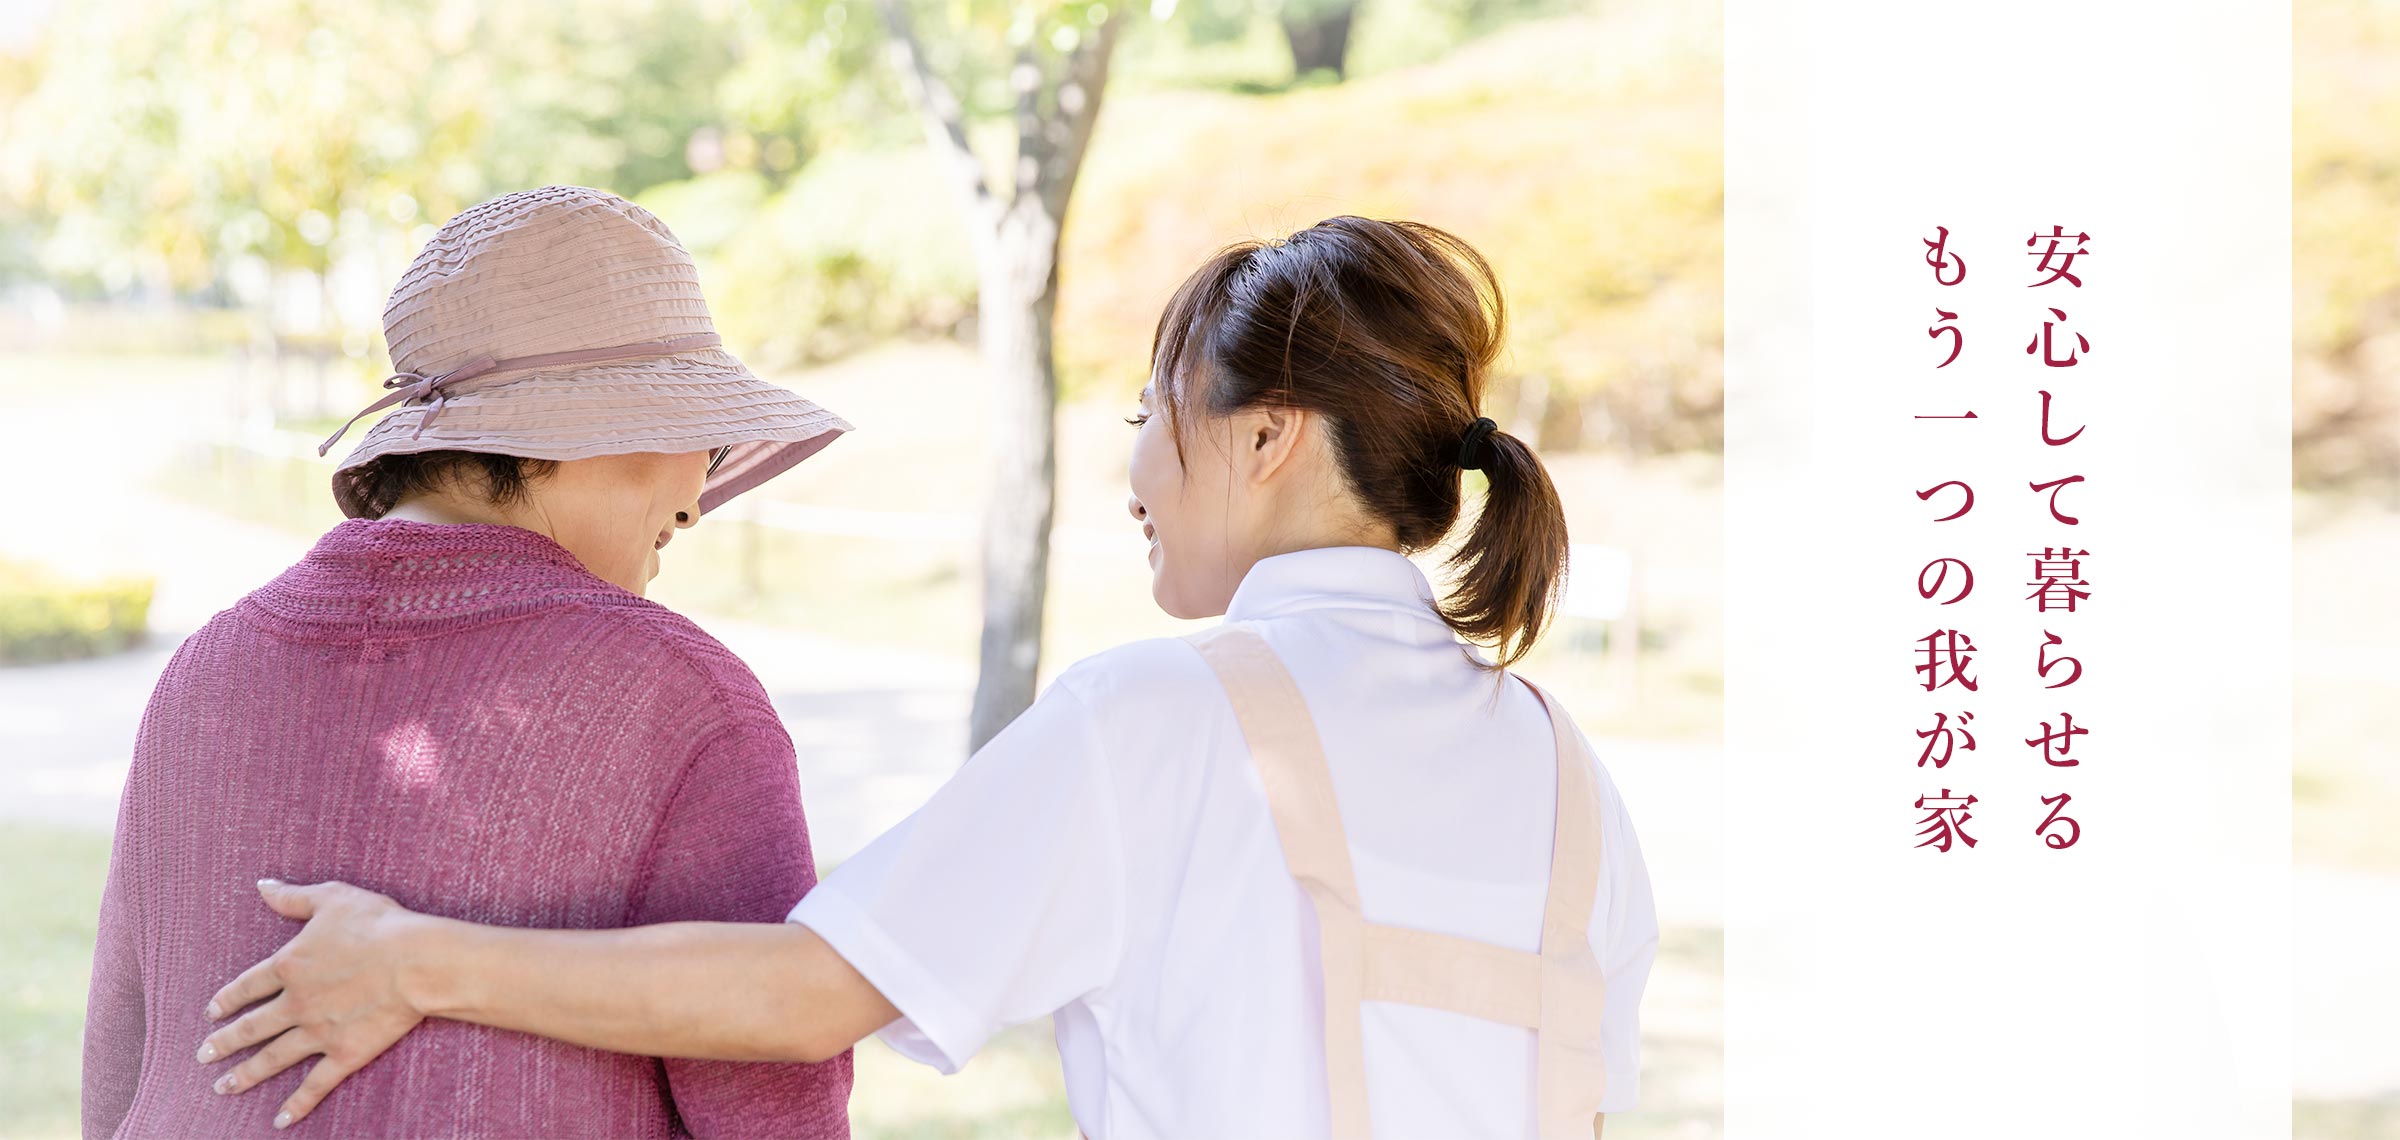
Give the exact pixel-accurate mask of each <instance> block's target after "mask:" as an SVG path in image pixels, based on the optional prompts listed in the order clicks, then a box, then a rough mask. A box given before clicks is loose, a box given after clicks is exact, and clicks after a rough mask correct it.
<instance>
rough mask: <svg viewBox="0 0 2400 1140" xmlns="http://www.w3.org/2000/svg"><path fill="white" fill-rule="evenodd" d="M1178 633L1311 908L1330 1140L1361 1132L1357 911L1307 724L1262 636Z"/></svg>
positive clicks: (1319, 754)
mask: <svg viewBox="0 0 2400 1140" xmlns="http://www.w3.org/2000/svg"><path fill="white" fill-rule="evenodd" d="M1186 640H1188V641H1190V642H1191V643H1192V645H1193V646H1194V647H1195V648H1197V649H1199V651H1200V656H1201V658H1202V659H1203V660H1205V661H1207V662H1208V665H1209V668H1211V669H1213V670H1215V671H1216V674H1217V679H1218V681H1220V682H1222V683H1223V684H1224V686H1225V694H1226V696H1227V697H1228V698H1230V699H1231V700H1232V702H1233V714H1234V717H1235V719H1237V720H1238V721H1240V722H1241V726H1242V739H1243V740H1244V741H1245V742H1246V743H1247V744H1248V745H1249V746H1250V759H1251V762H1252V763H1254V764H1256V765H1257V766H1258V776H1259V780H1260V782H1261V783H1262V784H1263V785H1264V786H1265V788H1266V795H1267V806H1268V807H1269V808H1270V809H1271V810H1272V811H1273V812H1274V817H1275V834H1276V836H1277V837H1278V838H1279V839H1280V840H1281V841H1282V843H1283V858H1284V862H1285V863H1287V864H1288V865H1289V866H1290V868H1291V872H1292V877H1293V878H1295V879H1298V880H1299V881H1300V885H1301V887H1302V888H1303V889H1305V890H1306V891H1307V892H1308V897H1309V901H1310V902H1311V903H1313V904H1315V908H1316V913H1317V945H1318V956H1319V961H1320V962H1321V964H1322V968H1323V971H1324V975H1325V1083H1326V1092H1327V1095H1328V1096H1329V1098H1330V1100H1331V1103H1332V1108H1333V1118H1332V1120H1333V1135H1334V1137H1335V1140H1366V1138H1367V1137H1368V1136H1369V1135H1370V1133H1369V1128H1368V1122H1367V1071H1366V1046H1365V1041H1364V1030H1363V1028H1362V1025H1361V1022H1360V1020H1359V1008H1358V1006H1359V1002H1360V1001H1361V1000H1363V998H1362V994H1363V992H1364V980H1365V979H1364V974H1365V968H1364V967H1365V937H1366V929H1365V927H1366V923H1365V920H1364V919H1363V918H1362V917H1360V914H1359V909H1358V880H1357V878H1356V876H1355V875H1353V874H1352V872H1351V868H1350V845H1349V841H1348V840H1347V839H1346V838H1345V837H1344V832H1343V829H1342V814H1341V809H1340V807H1339V805H1338V804H1337V803H1336V802H1335V800H1334V796H1333V775H1332V773H1331V772H1329V771H1328V770H1327V769H1326V767H1325V751H1324V748H1323V746H1322V745H1321V744H1320V743H1319V741H1318V739H1317V726H1316V722H1315V721H1314V720H1313V719H1311V718H1310V717H1309V715H1308V704H1307V702H1306V701H1304V700H1302V699H1301V696H1300V688H1299V686H1297V685H1295V684H1293V682H1292V675H1291V674H1290V673H1289V672H1287V671H1286V670H1285V669H1284V667H1283V662H1282V661H1280V660H1278V659H1277V658H1276V656H1275V651H1274V650H1273V649H1271V648H1269V647H1268V645H1267V643H1266V640H1265V639H1264V638H1262V637H1260V636H1259V635H1258V634H1256V633H1253V632H1251V631H1249V630H1245V629H1239V628H1236V627H1233V626H1229V625H1228V626H1218V627H1217V628H1215V629H1212V630H1208V631H1206V632H1203V633H1199V634H1194V635H1192V636H1191V637H1189V638H1187V639H1186Z"/></svg>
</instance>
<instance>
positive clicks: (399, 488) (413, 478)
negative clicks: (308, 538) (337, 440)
mask: <svg viewBox="0 0 2400 1140" xmlns="http://www.w3.org/2000/svg"><path fill="white" fill-rule="evenodd" d="M557 469H558V464H557V463H556V462H554V461H552V460H548V459H525V458H521V457H518V456H514V455H491V454H487V453H485V452H481V451H414V452H408V453H405V454H396V455H381V456H377V457H376V458H374V459H372V460H370V461H368V462H366V463H363V464H360V465H359V466H357V467H352V468H349V469H347V470H345V471H342V472H339V473H337V474H336V475H335V476H334V478H336V479H340V480H343V481H344V482H346V483H348V484H349V488H348V490H349V492H350V495H351V498H352V501H354V502H356V503H358V504H359V507H360V510H359V516H360V517H361V518H370V519H379V518H382V517H383V516H384V515H385V514H386V513H388V512H389V511H390V510H391V509H392V508H393V507H396V506H399V505H400V500H402V499H405V498H407V497H409V496H410V495H418V494H429V493H432V492H435V491H440V490H443V489H446V488H450V487H458V488H461V489H469V490H474V491H477V492H480V493H481V494H482V495H483V499H484V501H485V502H487V503H490V504H492V505H493V506H500V507H504V506H507V505H509V504H511V503H514V502H516V501H518V500H519V499H522V498H524V497H525V492H526V490H527V489H528V488H530V487H531V486H532V485H533V482H534V480H537V479H542V478H546V477H548V476H549V474H550V473H551V472H552V471H555V470H557Z"/></svg>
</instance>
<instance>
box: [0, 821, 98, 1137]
mask: <svg viewBox="0 0 2400 1140" xmlns="http://www.w3.org/2000/svg"><path fill="white" fill-rule="evenodd" d="M0 868H6V870H5V872H4V873H0V915H6V916H7V920H6V921H5V922H0V1136H70V1135H73V1134H74V1133H75V1132H76V1131H77V1129H78V1128H79V1127H80V1118H79V1112H80V1106H79V1102H78V1100H77V1092H76V1089H77V1080H76V1078H77V1075H78V1074H79V1073H80V1072H81V1070H82V1067H83V1045H82V1041H83V997H84V992H85V990H86V989H87V988H88V987H89V986H90V984H91V972H92V939H93V921H94V919H95V918H96V917H97V915H98V914H99V910H100V884H101V882H102V880H104V879H105V878H106V877H107V875H108V837H107V836H105V835H97V834H94V833H91V832H88V831H69V830H63V829H59V828H50V827H29V826H24V825H8V826H0Z"/></svg>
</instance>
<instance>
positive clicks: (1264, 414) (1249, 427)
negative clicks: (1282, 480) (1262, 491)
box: [1232, 407, 1317, 483]
mask: <svg viewBox="0 0 2400 1140" xmlns="http://www.w3.org/2000/svg"><path fill="white" fill-rule="evenodd" d="M1316 418H1317V417H1316V414H1315V413H1314V412H1310V411H1307V410H1304V409H1301V408H1276V407H1257V408H1245V409H1243V410H1241V411H1239V412H1235V413H1234V414H1233V416H1232V419H1233V421H1234V422H1233V428H1234V437H1233V438H1234V455H1233V465H1234V470H1235V471H1237V472H1240V473H1241V476H1242V478H1243V479H1245V480H1247V481H1249V482H1251V483H1263V482H1265V481H1267V480H1268V479H1271V478H1274V477H1275V474H1276V473H1277V472H1279V471H1281V470H1283V467H1284V465H1285V464H1287V463H1289V462H1291V460H1292V457H1293V456H1294V455H1296V454H1298V453H1299V449H1300V441H1301V440H1302V439H1303V438H1304V437H1305V436H1306V435H1307V434H1308V433H1309V431H1310V430H1311V429H1312V428H1313V427H1314V426H1315V420H1316Z"/></svg>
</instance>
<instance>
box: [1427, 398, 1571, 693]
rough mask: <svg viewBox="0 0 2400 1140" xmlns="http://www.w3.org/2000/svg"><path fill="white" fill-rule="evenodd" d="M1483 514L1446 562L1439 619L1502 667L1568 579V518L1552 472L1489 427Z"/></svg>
mask: <svg viewBox="0 0 2400 1140" xmlns="http://www.w3.org/2000/svg"><path fill="white" fill-rule="evenodd" d="M1482 467H1483V474H1484V494H1483V513H1482V514H1481V515H1479V516H1478V517H1477V518H1476V520H1475V526H1474V527H1473V529H1471V530H1469V531H1468V532H1467V540H1466V542H1465V543H1463V544H1461V545H1460V546H1459V548H1458V551H1457V553H1455V554H1452V555H1451V556H1450V560H1449V566H1450V569H1451V570H1452V571H1453V572H1454V573H1455V574H1456V576H1457V587H1456V589H1455V590H1453V591H1452V593H1451V595H1450V598H1449V600H1448V601H1445V602H1444V603H1442V620H1444V621H1446V622H1448V623H1449V624H1450V628H1452V629H1454V630H1457V631H1458V633H1459V635H1460V636H1462V637H1464V638H1466V639H1467V640H1469V641H1476V642H1483V643H1485V644H1489V645H1491V646H1492V647H1493V649H1494V652H1495V653H1496V654H1497V657H1498V660H1497V661H1496V662H1495V664H1496V665H1497V666H1498V667H1499V668H1502V669H1505V668H1507V667H1509V666H1511V665H1514V664H1516V663H1517V662H1518V661H1519V660H1522V659H1523V658H1524V656H1525V654H1526V653H1528V652H1530V651H1531V650H1532V649H1533V643H1534V642H1535V641H1536V640H1537V639H1539V638H1540V637H1541V635H1542V631H1543V629H1545V628H1546V627H1548V625H1549V624H1550V618H1551V616H1552V614H1553V612H1554V611H1555V610H1556V609H1557V606H1558V593H1559V590H1560V588H1561V587H1562V586H1564V585H1565V584H1566V571H1567V516H1566V512H1565V510H1564V509H1563V508H1561V507H1560V506H1559V502H1558V489H1557V488H1556V487H1555V486H1552V485H1551V482H1550V472H1549V471H1548V470H1546V469H1545V468H1543V466H1542V461H1541V459H1540V457H1538V456H1536V455H1534V453H1533V449H1532V448H1530V447H1527V446H1526V445H1525V441H1523V440H1520V439H1518V438H1517V437H1515V436H1513V435H1509V434H1508V433H1506V432H1498V431H1495V432H1492V433H1491V434H1490V436H1489V437H1488V438H1487V439H1486V441H1485V443H1484V446H1483V461H1482Z"/></svg>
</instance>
